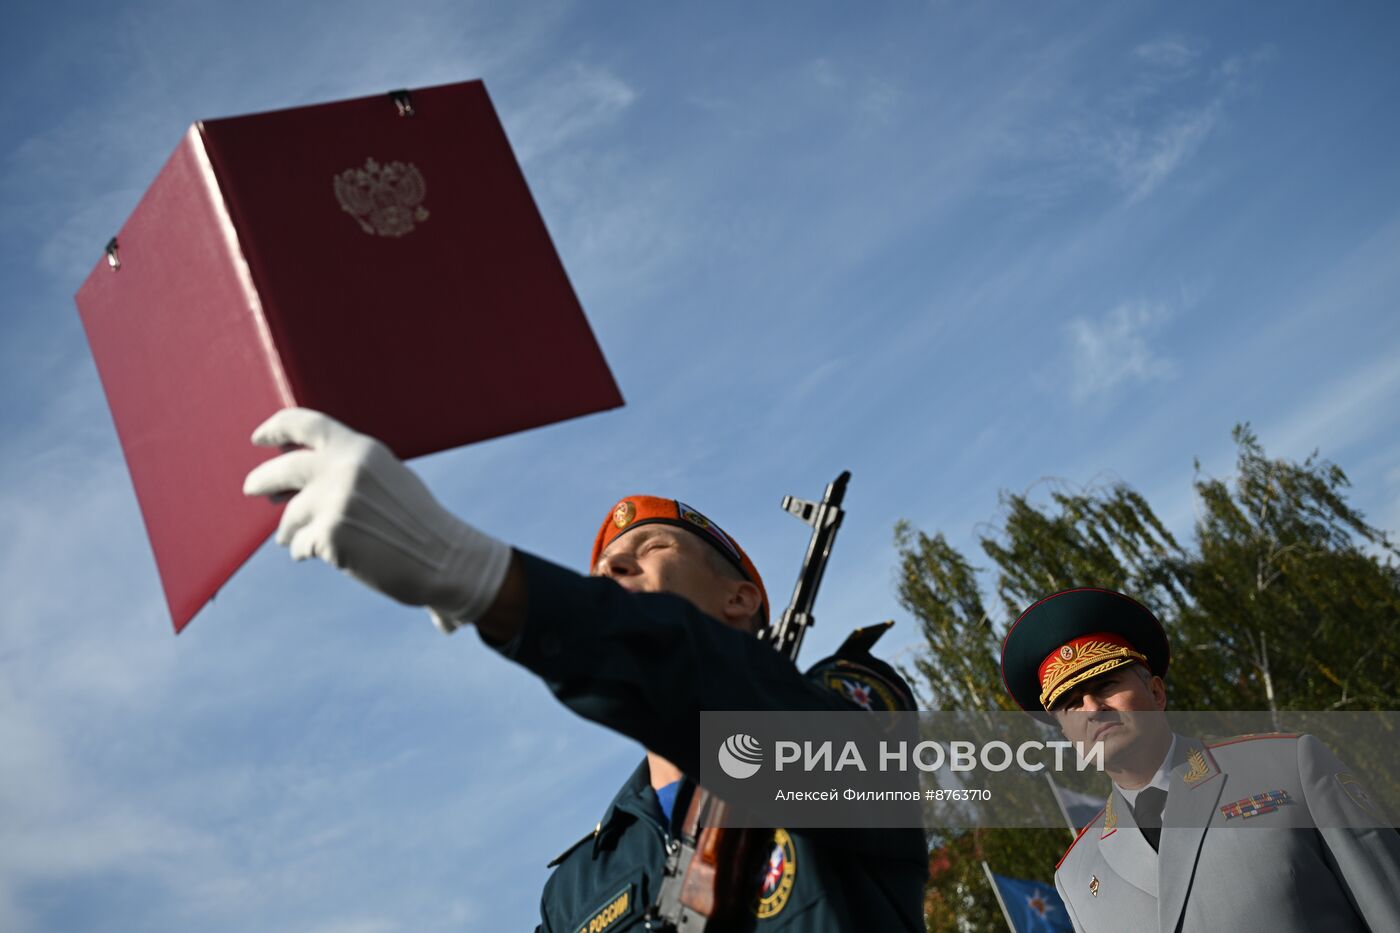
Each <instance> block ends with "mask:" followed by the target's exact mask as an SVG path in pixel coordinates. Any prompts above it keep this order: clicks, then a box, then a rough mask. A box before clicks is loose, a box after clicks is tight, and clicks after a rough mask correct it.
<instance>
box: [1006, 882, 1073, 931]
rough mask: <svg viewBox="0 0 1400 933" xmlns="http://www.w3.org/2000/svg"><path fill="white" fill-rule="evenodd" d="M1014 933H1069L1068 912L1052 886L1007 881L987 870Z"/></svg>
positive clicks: (1071, 925) (1070, 929) (1070, 926)
mask: <svg viewBox="0 0 1400 933" xmlns="http://www.w3.org/2000/svg"><path fill="white" fill-rule="evenodd" d="M987 874H988V875H989V876H990V877H991V879H992V883H993V884H995V885H996V886H997V893H998V894H999V895H1001V903H1002V906H1003V907H1005V908H1006V915H1007V919H1008V920H1010V922H1011V928H1012V930H1013V931H1015V933H1049V931H1054V933H1059V931H1064V933H1073V931H1074V924H1072V923H1070V919H1069V911H1067V910H1065V903H1064V901H1062V900H1060V894H1059V892H1058V891H1056V890H1055V888H1054V886H1053V885H1048V884H1042V883H1041V882H1039V881H1022V880H1021V879H1019V878H1007V877H1005V876H1003V875H998V874H997V873H996V872H994V871H991V870H990V869H988V871H987Z"/></svg>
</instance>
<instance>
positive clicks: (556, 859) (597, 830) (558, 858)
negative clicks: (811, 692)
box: [545, 823, 603, 868]
mask: <svg viewBox="0 0 1400 933" xmlns="http://www.w3.org/2000/svg"><path fill="white" fill-rule="evenodd" d="M602 830H603V824H602V823H599V824H598V825H597V826H595V827H593V830H592V832H590V833H589V834H588V835H586V836H584V837H583V838H582V839H580V840H579V841H578V842H575V843H574V844H573V845H571V846H569V847H568V848H567V849H565V850H564V851H563V852H560V853H559V854H558V855H556V856H554V858H552V859H550V861H549V864H548V865H546V866H545V868H553V867H554V866H556V865H560V864H562V863H563V861H564V859H566V858H568V857H569V856H570V855H573V854H574V850H575V849H577V848H578V847H579V846H581V845H583V844H584V843H585V842H588V841H589V840H590V839H595V838H597V836H598V833H600V832H602Z"/></svg>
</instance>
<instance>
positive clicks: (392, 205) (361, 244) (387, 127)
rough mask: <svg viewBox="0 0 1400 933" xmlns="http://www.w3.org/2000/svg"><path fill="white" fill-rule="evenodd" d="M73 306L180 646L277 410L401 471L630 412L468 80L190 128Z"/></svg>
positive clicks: (239, 551)
mask: <svg viewBox="0 0 1400 933" xmlns="http://www.w3.org/2000/svg"><path fill="white" fill-rule="evenodd" d="M77 303H78V310H79V313H80V314H81V316H82V320H83V326H84V328H85V329H86V331H87V337H88V342H89V344H90V345H91V347H92V353H93V357H94V358H95V359H96V362H97V369H98V372H99V374H100V375H101V379H102V385H103V388H104V390H105V391H106V394H107V401H108V403H109V405H110V406H111V410H112V416H113V419H114V420H115V422H116V427H117V434H118V436H119V437H120V439H121V444H122V449H123V451H124V453H125V455H126V461H127V466H128V467H129V469H130V470H131V476H132V481H133V483H134V484H135V487H136V495H137V499H138V500H139V502H140V506H141V513H142V516H143V517H144V519H145V523H146V531H147V534H148V536H149V537H150V541H151V547H152V548H153V550H154V551H155V558H156V565H157V567H158V568H159V571H160V577H161V583H162V585H163V587H164V589H165V596H166V601H167V603H168V604H169V607H170V614H171V619H172V621H173V622H174V625H175V630H176V631H177V632H178V631H180V630H181V629H182V628H184V626H185V625H186V624H187V623H188V622H189V620H190V618H191V617H192V616H193V615H194V614H195V613H196V612H197V611H198V610H199V608H200V607H201V606H203V605H204V603H205V602H206V601H208V599H209V598H210V597H211V596H213V595H214V592H215V591H216V590H217V589H218V588H219V587H220V586H221V585H222V584H223V583H224V582H225V581H226V580H228V578H229V577H230V576H232V575H233V573H234V571H236V570H237V569H238V567H239V566H241V565H242V563H243V562H244V561H245V560H247V558H248V557H249V555H251V554H252V553H253V551H254V550H256V549H257V547H258V546H259V544H261V542H262V541H263V540H264V539H265V538H266V537H267V535H268V534H269V533H270V532H271V531H272V529H273V528H274V527H276V523H277V516H278V511H279V510H278V509H277V508H275V507H273V506H271V505H269V504H268V503H267V502H265V501H258V500H249V499H246V498H244V496H243V494H242V491H241V488H242V483H243V477H244V475H245V474H246V473H247V472H248V470H250V469H251V468H252V467H253V466H255V465H256V464H258V463H259V462H261V461H263V460H265V459H267V458H268V457H269V456H272V453H270V452H269V451H267V450H265V449H257V448H254V447H253V446H252V445H251V444H249V442H248V436H249V434H250V433H251V432H252V430H253V428H254V427H255V426H257V425H258V423H260V422H261V421H262V420H263V419H264V418H266V417H268V416H269V415H271V414H272V413H273V412H275V411H277V410H278V409H279V408H283V407H286V406H290V405H303V406H306V407H310V408H316V409H319V410H321V411H324V412H327V413H328V414H331V415H333V416H335V417H336V418H339V419H340V420H342V421H344V422H345V423H347V424H349V425H351V426H352V427H354V428H356V429H357V430H360V431H364V432H367V433H369V434H372V435H374V436H376V437H379V438H380V439H382V440H383V441H384V442H385V443H386V444H388V445H389V447H390V448H391V449H393V450H394V451H395V452H396V453H397V454H398V455H399V456H400V457H405V458H407V457H414V456H418V455H420V454H426V453H430V452H433V451H438V450H444V449H447V448H450V447H455V446H458V445H461V444H466V443H470V442H472V441H478V440H482V439H485V438H489V437H496V436H499V435H502V434H507V433H510V432H512V431H519V430H522V429H524V428H529V427H534V426H536V425H541V424H548V423H550V422H554V421H559V420H562V419H565V418H571V417H574V416H577V415H582V414H586V413H588V412H594V411H600V410H602V409H606V408H613V407H616V406H618V405H621V404H622V397H621V395H620V394H619V392H618V389H617V385H616V384H615V383H614V381H613V378H612V375H611V373H610V372H609V370H608V366H607V363H606V362H605V361H604V359H603V356H602V353H601V351H600V350H599V348H598V344H597V342H596V341H595V340H594V337H593V333H592V331H591V330H590V329H589V326H588V322H587V320H586V319H585V318H584V315H583V311H582V309H581V308H580V307H579V304H578V299H577V298H576V297H575V296H574V293H573V289H572V287H571V286H570V285H569V280H568V277H567V276H566V275H565V273H564V268H563V266H562V265H561V264H560V262H559V257H558V255H557V254H556V253H555V251H554V247H553V244H552V243H551V242H550V239H549V234H548V232H547V231H546V230H545V226H544V223H543V221H542V220H541V218H540V215H539V211H538V210H537V209H536V207H535V204H534V200H533V199H532V198H531V196H530V191H529V188H528V187H527V186H526V184H525V179H524V177H523V176H522V175H521V172H520V168H519V166H518V165H517V164H516V162H515V158H514V156H513V155H512V153H511V149H510V144H509V143H508V142H507V141H506V137H505V133H504V132H503V131H502V129H501V125H500V122H499V121H498V120H497V118H496V114H495V111H494V110H493V109H492V106H491V101H490V99H489V98H488V97H487V95H486V88H485V86H484V85H483V84H482V83H481V82H480V81H471V82H467V83H464V84H453V85H446V86H442V87H435V88H426V89H421V90H415V91H412V92H396V93H395V94H392V95H381V96H377V97H366V98H361V99H358V100H349V101H341V102H337V103H331V104H323V105H318V106H312V107H299V108H295V109H291V110H281V111H276V112H273V113H263V114H255V115H252V116H244V117H234V118H231V119H224V120H209V121H206V122H203V123H198V124H195V125H194V126H193V127H191V128H190V130H189V132H188V133H187V134H186V136H185V138H184V141H183V142H181V144H180V146H179V147H178V148H177V149H176V150H175V152H174V154H173V155H172V156H171V157H170V160H169V161H168V162H167V163H166V164H165V167H164V168H163V169H161V172H160V174H159V176H157V178H156V180H155V182H154V184H152V185H151V188H150V190H148V191H147V192H146V194H145V196H144V197H143V198H142V199H141V202H140V203H139V204H138V205H137V206H136V209H135V210H134V211H133V212H132V214H131V217H130V218H128V220H127V222H126V224H125V225H124V226H123V227H122V228H121V230H120V231H119V232H118V234H117V236H116V238H115V240H114V241H113V243H111V244H109V246H108V249H107V255H106V256H105V257H104V258H103V259H102V260H101V261H99V262H98V264H97V266H96V268H94V269H93V271H92V272H91V274H89V276H88V278H87V280H86V281H85V282H84V283H83V285H82V288H81V289H79V291H78V294H77Z"/></svg>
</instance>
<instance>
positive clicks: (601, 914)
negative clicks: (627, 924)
mask: <svg viewBox="0 0 1400 933" xmlns="http://www.w3.org/2000/svg"><path fill="white" fill-rule="evenodd" d="M636 900H637V899H636V898H635V897H633V896H632V885H630V884H629V885H628V886H627V887H625V888H623V889H622V890H621V891H619V892H617V893H616V894H614V895H613V896H612V897H610V898H608V902H607V904H605V905H604V906H603V909H602V910H600V911H598V912H597V913H596V914H594V915H593V916H591V917H589V918H588V919H587V920H586V921H584V922H583V924H582V925H581V926H579V928H578V933H602V931H604V930H608V929H611V928H612V927H613V925H614V924H616V923H617V922H618V921H619V920H621V919H622V918H623V917H626V916H627V915H628V914H630V913H632V909H633V908H634V907H635V906H636Z"/></svg>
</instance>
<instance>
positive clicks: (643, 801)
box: [593, 758, 665, 853]
mask: <svg viewBox="0 0 1400 933" xmlns="http://www.w3.org/2000/svg"><path fill="white" fill-rule="evenodd" d="M633 820H643V821H644V822H647V823H650V824H652V825H653V826H655V827H656V828H657V829H660V830H663V831H664V829H665V823H664V817H663V814H662V813H661V805H660V804H659V803H657V802H656V792H655V791H653V790H652V789H651V768H650V767H648V766H647V760H646V759H645V758H643V759H642V762H641V764H639V765H637V768H636V770H635V771H633V772H632V776H631V777H629V778H628V779H627V783H625V784H623V785H622V787H621V789H619V790H618V792H617V795H616V796H614V797H613V799H612V803H610V804H608V809H607V812H605V813H604V814H603V818H602V819H601V820H599V821H598V829H597V831H596V832H595V833H594V835H593V851H594V853H597V851H598V846H599V845H600V844H601V843H602V841H603V839H604V838H605V837H608V836H611V835H612V834H613V833H616V832H619V831H621V830H622V829H623V828H624V827H626V826H627V825H628V824H629V823H631V822H632V821H633Z"/></svg>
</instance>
